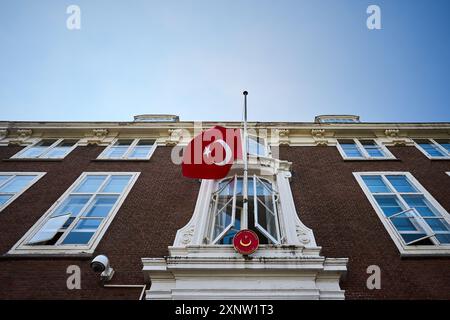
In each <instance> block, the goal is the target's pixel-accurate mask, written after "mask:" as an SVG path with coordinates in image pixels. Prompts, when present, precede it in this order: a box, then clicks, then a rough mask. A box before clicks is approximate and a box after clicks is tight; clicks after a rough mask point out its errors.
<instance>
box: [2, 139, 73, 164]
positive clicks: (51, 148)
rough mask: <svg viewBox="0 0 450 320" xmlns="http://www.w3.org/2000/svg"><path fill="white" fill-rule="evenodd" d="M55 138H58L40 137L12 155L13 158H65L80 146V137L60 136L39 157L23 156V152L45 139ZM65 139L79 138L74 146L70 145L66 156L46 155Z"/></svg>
mask: <svg viewBox="0 0 450 320" xmlns="http://www.w3.org/2000/svg"><path fill="white" fill-rule="evenodd" d="M54 139H56V138H41V139H38V140H37V141H35V142H34V143H33V144H31V145H29V146H27V147H25V148H24V149H22V150H20V151H19V152H18V153H16V154H15V155H13V156H12V157H11V159H55V160H61V159H64V158H65V157H67V156H68V155H69V154H70V153H71V152H72V151H73V150H74V149H75V148H76V147H77V146H78V143H79V139H76V138H73V139H71V138H60V139H56V141H55V142H54V143H52V145H50V146H48V147H47V149H45V151H43V152H42V153H41V154H40V155H39V156H37V157H22V154H24V153H25V152H27V151H28V150H29V149H31V148H33V147H35V146H37V145H38V144H39V143H40V142H41V141H43V140H54ZM64 140H77V142H75V143H74V144H73V146H71V147H70V149H69V150H68V151H67V152H66V154H65V155H64V157H58V158H53V157H46V155H47V154H48V153H50V151H52V150H53V149H54V148H55V147H57V146H58V145H59V144H60V143H61V142H63V141H64Z"/></svg>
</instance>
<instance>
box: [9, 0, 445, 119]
mask: <svg viewBox="0 0 450 320" xmlns="http://www.w3.org/2000/svg"><path fill="white" fill-rule="evenodd" d="M71 4H76V5H78V6H79V7H80V8H81V30H74V31H70V30H68V29H67V28H66V19H67V17H68V14H66V8H67V7H68V6H69V5H71ZM370 4H376V5H379V6H380V8H381V19H382V20H381V21H382V30H368V29H367V27H366V19H367V17H368V15H367V13H366V8H367V6H368V5H370ZM449 14H450V1H448V0H433V1H429V0H395V1H381V0H371V1H365V0H345V1H344V0H341V1H337V0H327V1H326V0H308V1H306V0H293V1H288V0H282V1H275V0H270V1H269V0H239V1H238V0H204V1H203V0H177V1H173V0H165V1H162V0H161V1H151V0H148V1H140V0H128V1H125V0H121V1H117V0H116V1H113V0H109V1H107V0H71V1H63V0H59V1H56V0H54V1H44V0H40V1H33V0H29V1H24V0H2V1H1V2H0V119H1V120H118V121H128V120H131V119H132V116H133V115H135V114H142V113H169V114H177V115H179V116H180V117H181V120H221V121H225V120H238V121H239V120H241V118H242V94H241V93H242V91H243V90H244V89H245V90H248V91H249V96H248V99H249V120H255V121H312V120H313V118H314V116H315V115H318V114H357V115H360V116H361V118H362V120H363V121H394V122H395V121H450V106H449V101H450V81H449V80H450V61H449V60H450V59H449V58H450V41H449V39H450V35H449V34H450V20H449V19H448V15H449Z"/></svg>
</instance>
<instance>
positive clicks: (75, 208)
mask: <svg viewBox="0 0 450 320" xmlns="http://www.w3.org/2000/svg"><path fill="white" fill-rule="evenodd" d="M138 175H139V174H138V173H135V172H121V173H102V172H91V173H83V174H82V175H81V176H80V178H79V179H77V181H76V182H75V183H74V184H73V185H72V186H71V187H70V188H69V190H68V191H67V192H66V193H65V194H64V195H63V196H62V197H61V198H60V199H59V200H58V201H56V203H55V204H54V205H53V206H52V207H51V208H50V209H49V210H48V212H47V213H46V214H45V215H44V216H43V217H42V218H41V219H40V220H39V221H38V222H37V223H36V225H35V226H34V227H33V228H32V229H31V230H30V231H29V232H28V233H27V234H26V235H25V236H24V238H23V239H21V240H20V241H19V244H18V245H16V247H15V248H13V251H15V252H13V253H17V252H20V251H30V252H33V251H34V252H36V251H38V252H42V251H46V252H47V251H48V252H50V253H59V252H64V253H66V252H78V251H80V250H81V251H82V252H86V251H89V250H91V251H93V249H94V247H95V246H96V244H97V243H98V241H100V238H101V234H102V233H104V232H105V230H106V228H107V225H108V224H109V223H110V222H111V220H112V219H113V217H114V215H115V214H116V212H117V211H118V209H119V207H120V205H121V204H122V202H123V201H124V199H125V197H126V195H127V194H128V192H129V191H130V189H131V187H132V186H133V184H134V182H135V181H136V179H137V177H138Z"/></svg>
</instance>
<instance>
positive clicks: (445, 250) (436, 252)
mask: <svg viewBox="0 0 450 320" xmlns="http://www.w3.org/2000/svg"><path fill="white" fill-rule="evenodd" d="M368 175H373V176H383V181H384V182H385V183H386V181H387V179H384V177H385V176H386V175H404V176H406V177H407V179H408V180H409V181H410V182H411V183H412V185H413V187H415V188H416V189H417V190H418V191H419V193H421V194H423V195H424V196H425V198H426V200H427V201H429V202H430V204H431V205H432V206H433V207H434V209H436V210H437V211H438V212H439V214H440V215H441V216H442V218H444V219H445V220H446V221H447V223H450V214H449V213H448V212H447V211H446V210H445V209H444V207H442V206H441V205H440V204H439V202H437V201H436V199H434V197H433V196H432V195H431V194H430V193H429V192H428V191H427V190H426V189H425V188H424V187H423V186H422V185H421V184H420V183H419V181H417V180H416V178H414V176H413V175H412V174H411V173H409V172H399V171H370V172H353V176H354V177H355V179H356V181H357V182H358V183H359V185H360V187H361V189H362V190H363V192H364V193H365V195H366V197H367V199H368V200H369V202H370V204H371V205H372V207H373V208H374V210H375V212H376V214H377V215H378V218H380V220H381V222H382V223H383V225H384V227H385V229H386V230H387V232H388V233H389V235H390V237H391V238H392V240H393V241H394V243H395V245H396V246H397V248H398V250H399V251H400V255H401V256H442V255H445V256H450V245H442V244H441V245H435V246H425V245H409V246H407V245H405V244H404V241H403V239H402V238H401V236H400V234H399V233H398V232H397V230H396V229H395V228H394V227H393V226H392V224H391V223H389V221H388V219H389V218H387V217H386V216H385V214H384V213H383V211H382V210H381V208H380V207H379V206H378V203H377V202H376V200H375V198H374V197H373V195H372V193H371V192H370V190H369V188H368V187H367V186H366V184H365V183H364V181H363V179H362V177H363V176H368ZM387 186H388V187H389V188H390V189H391V190H392V194H395V195H397V198H398V199H399V201H400V202H401V203H402V204H403V205H405V207H409V206H408V205H407V204H406V203H403V202H404V201H403V199H402V198H401V197H399V196H398V192H397V191H396V190H395V188H393V187H392V185H391V184H390V182H389V181H387Z"/></svg>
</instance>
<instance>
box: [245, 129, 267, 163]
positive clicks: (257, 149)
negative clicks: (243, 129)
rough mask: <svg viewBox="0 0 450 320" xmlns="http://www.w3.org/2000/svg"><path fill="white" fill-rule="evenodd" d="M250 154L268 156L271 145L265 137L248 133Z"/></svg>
mask: <svg viewBox="0 0 450 320" xmlns="http://www.w3.org/2000/svg"><path fill="white" fill-rule="evenodd" d="M247 150H248V154H250V155H254V156H258V157H267V156H268V155H269V147H268V145H267V141H266V139H265V138H262V137H258V136H256V135H250V134H249V135H248V149H247Z"/></svg>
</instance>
